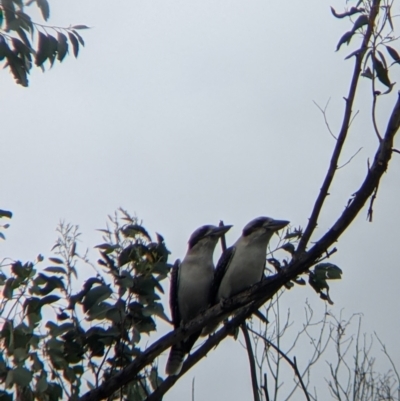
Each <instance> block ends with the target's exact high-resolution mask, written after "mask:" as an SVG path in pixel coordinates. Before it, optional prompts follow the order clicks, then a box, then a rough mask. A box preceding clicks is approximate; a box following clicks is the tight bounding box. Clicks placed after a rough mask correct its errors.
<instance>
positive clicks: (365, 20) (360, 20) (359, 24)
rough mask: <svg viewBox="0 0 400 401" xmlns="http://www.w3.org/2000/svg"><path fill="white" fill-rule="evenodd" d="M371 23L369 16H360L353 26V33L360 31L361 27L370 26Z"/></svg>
mask: <svg viewBox="0 0 400 401" xmlns="http://www.w3.org/2000/svg"><path fill="white" fill-rule="evenodd" d="M368 22H369V18H368V15H365V14H363V15H360V16H359V17H358V18H357V19H356V22H355V23H354V25H353V29H352V31H353V33H354V32H356V31H357V29H360V28H361V27H363V26H364V25H368Z"/></svg>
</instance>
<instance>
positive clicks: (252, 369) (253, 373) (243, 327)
mask: <svg viewBox="0 0 400 401" xmlns="http://www.w3.org/2000/svg"><path fill="white" fill-rule="evenodd" d="M240 328H241V330H242V333H243V336H244V341H245V343H246V350H247V356H248V357H249V365H250V375H251V386H252V388H253V399H254V401H260V394H259V392H258V382H257V373H256V365H255V362H254V360H255V358H254V354H253V347H252V345H251V340H250V336H249V331H248V329H247V326H246V324H245V323H242V324H241V325H240Z"/></svg>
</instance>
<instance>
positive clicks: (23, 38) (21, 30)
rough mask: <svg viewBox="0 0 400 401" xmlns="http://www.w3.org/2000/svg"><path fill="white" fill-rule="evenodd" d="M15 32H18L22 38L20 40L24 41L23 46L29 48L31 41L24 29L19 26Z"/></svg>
mask: <svg viewBox="0 0 400 401" xmlns="http://www.w3.org/2000/svg"><path fill="white" fill-rule="evenodd" d="M17 33H18V35H19V37H20V38H21V39H22V41H23V42H24V43H25V46H26V47H27V48H28V49H31V42H30V41H29V39H28V36H27V35H26V33H25V31H24V30H23V29H21V28H19V29H18V30H17Z"/></svg>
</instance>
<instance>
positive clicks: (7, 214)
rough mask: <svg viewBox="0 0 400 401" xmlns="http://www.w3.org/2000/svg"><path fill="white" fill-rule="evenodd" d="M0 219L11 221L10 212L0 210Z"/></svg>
mask: <svg viewBox="0 0 400 401" xmlns="http://www.w3.org/2000/svg"><path fill="white" fill-rule="evenodd" d="M1 38H3V37H2V36H1ZM0 43H1V40H0ZM1 217H7V219H11V218H12V212H10V211H8V210H1V209H0V218H1Z"/></svg>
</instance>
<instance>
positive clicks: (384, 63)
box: [377, 50, 387, 69]
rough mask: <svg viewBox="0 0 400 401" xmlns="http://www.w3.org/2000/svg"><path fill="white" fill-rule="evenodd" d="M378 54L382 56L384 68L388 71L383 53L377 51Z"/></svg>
mask: <svg viewBox="0 0 400 401" xmlns="http://www.w3.org/2000/svg"><path fill="white" fill-rule="evenodd" d="M377 52H378V54H379V55H380V56H381V60H382V63H383V66H384V67H385V68H386V69H387V64H386V59H385V56H384V55H383V53H382V52H380V51H379V50H377Z"/></svg>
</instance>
